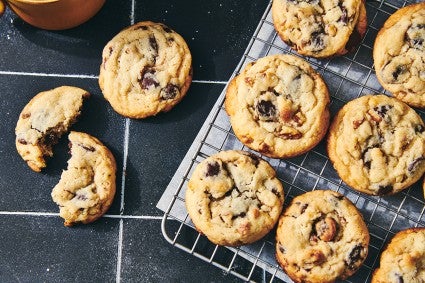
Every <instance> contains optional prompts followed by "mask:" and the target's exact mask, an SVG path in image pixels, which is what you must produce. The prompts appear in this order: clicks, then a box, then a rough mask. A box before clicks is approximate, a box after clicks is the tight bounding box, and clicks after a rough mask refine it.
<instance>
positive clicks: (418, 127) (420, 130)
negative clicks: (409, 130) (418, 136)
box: [415, 124, 425, 133]
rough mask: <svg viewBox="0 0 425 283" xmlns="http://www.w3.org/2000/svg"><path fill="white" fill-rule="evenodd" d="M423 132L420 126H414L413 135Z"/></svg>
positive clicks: (422, 127)
mask: <svg viewBox="0 0 425 283" xmlns="http://www.w3.org/2000/svg"><path fill="white" fill-rule="evenodd" d="M424 130H425V128H424V126H422V125H419V124H418V125H416V126H415V133H423V131H424Z"/></svg>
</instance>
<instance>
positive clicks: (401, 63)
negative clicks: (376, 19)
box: [373, 2, 425, 108]
mask: <svg viewBox="0 0 425 283" xmlns="http://www.w3.org/2000/svg"><path fill="white" fill-rule="evenodd" d="M424 41H425V2H422V3H417V4H411V5H409V6H406V7H404V8H401V9H399V10H398V11H396V12H395V13H394V14H393V15H391V16H390V17H389V18H388V20H387V21H386V22H385V24H384V26H383V27H382V28H381V29H380V31H379V33H378V35H377V37H376V40H375V45H374V48H373V60H374V63H375V71H376V76H377V78H378V80H379V82H380V83H381V84H382V86H383V87H384V88H385V89H387V90H388V91H390V92H391V93H392V94H393V95H394V96H395V97H397V98H398V99H400V100H402V101H403V102H405V103H407V104H409V105H411V106H415V107H422V108H423V107H425V42H424Z"/></svg>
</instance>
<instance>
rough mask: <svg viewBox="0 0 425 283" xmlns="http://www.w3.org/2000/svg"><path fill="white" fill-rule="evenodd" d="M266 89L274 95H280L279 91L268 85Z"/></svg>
mask: <svg viewBox="0 0 425 283" xmlns="http://www.w3.org/2000/svg"><path fill="white" fill-rule="evenodd" d="M267 91H268V92H271V93H273V94H274V95H276V96H279V95H280V93H278V92H277V91H276V90H275V89H274V88H272V87H269V88H268V89H267Z"/></svg>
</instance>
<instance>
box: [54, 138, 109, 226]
mask: <svg viewBox="0 0 425 283" xmlns="http://www.w3.org/2000/svg"><path fill="white" fill-rule="evenodd" d="M69 141H70V148H71V158H70V159H69V160H68V168H67V170H65V171H63V172H62V175H61V178H60V180H59V183H58V184H57V185H56V186H55V187H54V188H53V191H52V198H53V201H54V202H55V203H56V204H57V205H59V208H60V216H61V217H62V218H63V219H64V220H65V223H64V224H65V226H72V225H74V224H78V223H83V224H86V223H90V222H93V221H95V220H96V219H98V218H99V217H101V216H102V215H103V214H104V213H105V212H106V211H107V210H108V209H109V207H110V206H111V204H112V201H113V200H114V196H115V190H116V183H115V179H116V163H115V158H114V156H113V155H112V153H111V151H110V150H109V149H108V148H107V147H106V146H104V145H103V144H102V142H101V141H99V140H98V139H97V138H95V137H93V136H90V135H89V134H86V133H81V132H71V133H70V134H69Z"/></svg>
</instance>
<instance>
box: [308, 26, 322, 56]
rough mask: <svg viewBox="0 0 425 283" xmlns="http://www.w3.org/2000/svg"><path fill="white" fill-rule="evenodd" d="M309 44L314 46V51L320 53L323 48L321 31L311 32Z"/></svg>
mask: <svg viewBox="0 0 425 283" xmlns="http://www.w3.org/2000/svg"><path fill="white" fill-rule="evenodd" d="M310 44H311V45H313V46H314V49H315V51H320V50H322V49H323V48H324V44H323V29H321V30H318V31H314V32H312V34H311V40H310Z"/></svg>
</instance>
